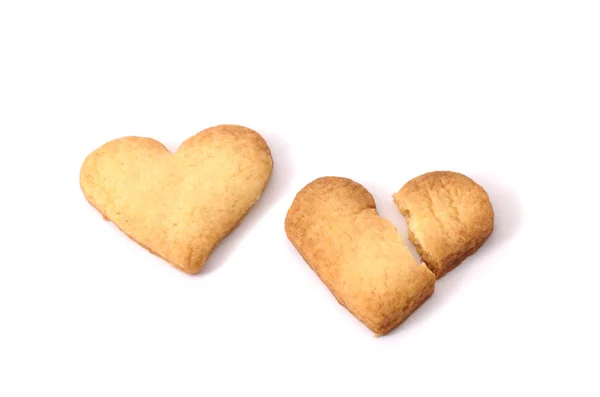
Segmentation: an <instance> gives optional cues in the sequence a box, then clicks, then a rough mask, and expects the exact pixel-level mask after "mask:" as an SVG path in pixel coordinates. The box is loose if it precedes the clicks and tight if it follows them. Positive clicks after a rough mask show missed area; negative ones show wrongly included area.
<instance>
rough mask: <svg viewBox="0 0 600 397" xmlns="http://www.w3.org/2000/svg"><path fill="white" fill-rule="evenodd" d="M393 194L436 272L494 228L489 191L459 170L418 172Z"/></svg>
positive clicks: (415, 240)
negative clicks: (417, 174) (419, 173)
mask: <svg viewBox="0 0 600 397" xmlns="http://www.w3.org/2000/svg"><path fill="white" fill-rule="evenodd" d="M393 199H394V202H395V203H396V205H397V206H398V209H399V210H400V212H401V213H402V214H403V215H404V216H405V217H406V220H407V222H408V234H409V240H410V241H411V242H412V243H413V244H414V245H415V247H416V248H417V252H418V253H419V255H421V259H422V260H423V262H425V264H426V265H427V266H428V267H429V269H431V271H432V272H433V273H435V275H436V277H437V278H440V277H442V276H443V275H445V274H446V273H448V272H449V271H450V270H452V269H454V268H455V267H456V266H458V265H459V264H460V263H461V262H462V261H463V260H464V259H465V258H466V257H467V256H469V255H471V254H473V253H475V251H477V250H478V249H479V247H481V245H482V244H483V243H484V242H485V241H486V240H487V238H488V237H489V236H490V234H491V233H492V230H493V229H494V210H493V208H492V204H491V202H490V199H489V197H488V194H487V193H486V191H485V190H484V189H483V188H482V187H481V186H480V185H478V184H477V183H476V182H475V181H473V180H472V179H471V178H469V177H467V176H465V175H463V174H460V173H457V172H450V171H435V172H429V173H426V174H423V175H421V176H418V177H416V178H414V179H411V180H410V181H408V182H407V183H406V184H405V185H404V186H403V187H402V188H401V189H400V190H399V191H398V192H397V193H396V194H394V195H393Z"/></svg>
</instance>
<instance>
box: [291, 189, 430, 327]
mask: <svg viewBox="0 0 600 397" xmlns="http://www.w3.org/2000/svg"><path fill="white" fill-rule="evenodd" d="M285 230H286V234H287V236H288V238H289V240H290V241H291V242H292V244H293V245H294V246H295V247H296V249H297V250H298V252H299V253H300V254H301V256H302V257H303V258H304V259H305V261H306V262H307V263H308V265H309V266H310V267H311V268H312V269H313V270H314V271H315V273H316V274H317V276H318V277H319V278H320V279H321V280H322V281H323V283H324V284H325V285H326V286H327V287H328V288H329V290H330V291H331V292H332V294H333V295H334V296H335V298H336V299H337V301H338V302H339V303H340V304H342V305H343V306H344V307H346V308H347V309H348V310H349V311H350V312H351V313H352V314H353V315H354V316H355V317H356V318H357V319H358V320H360V321H361V322H363V323H364V324H365V325H366V326H367V327H368V328H369V329H371V330H372V331H373V332H374V333H376V334H378V335H383V334H386V333H388V332H389V331H391V330H392V329H394V328H395V327H397V326H398V325H399V324H400V323H402V322H403V321H404V320H405V319H406V318H407V317H408V316H409V315H410V314H411V313H412V312H414V311H415V310H416V309H417V308H418V307H419V306H420V305H421V304H422V303H423V302H424V301H425V300H427V299H428V298H429V297H430V296H431V294H432V293H433V290H434V283H435V276H434V275H433V273H431V272H430V271H429V269H427V267H426V266H424V265H420V264H418V263H417V262H415V260H414V258H413V257H412V255H411V254H410V251H409V250H408V248H407V247H406V246H405V245H404V243H403V241H402V237H401V236H400V234H399V233H398V232H397V231H396V229H395V227H394V226H393V225H392V224H391V223H390V222H389V221H387V220H386V219H384V218H381V217H380V216H379V215H378V214H377V211H376V209H375V202H374V200H373V197H372V196H371V194H370V193H369V192H368V191H367V190H366V189H365V188H364V187H363V186H362V185H360V184H358V183H356V182H354V181H352V180H350V179H347V178H340V177H323V178H318V179H316V180H315V181H313V182H311V183H309V184H308V185H307V186H305V187H304V188H303V189H302V190H300V192H299V193H298V194H297V195H296V197H295V199H294V202H293V203H292V205H291V207H290V209H289V210H288V213H287V216H286V220H285Z"/></svg>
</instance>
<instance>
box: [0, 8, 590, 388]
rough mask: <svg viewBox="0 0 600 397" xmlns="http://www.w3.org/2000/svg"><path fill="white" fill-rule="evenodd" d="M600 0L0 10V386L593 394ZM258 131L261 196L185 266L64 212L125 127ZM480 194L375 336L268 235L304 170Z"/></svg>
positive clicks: (93, 218) (386, 197) (383, 193)
mask: <svg viewBox="0 0 600 397" xmlns="http://www.w3.org/2000/svg"><path fill="white" fill-rule="evenodd" d="M599 21H600V3H598V2H597V1H587V2H585V1H524V0H518V1H501V2H500V1H498V2H489V1H488V2H484V1H452V2H451V1H440V2H433V1H419V2H415V1H413V2H387V3H384V2H377V1H364V2H339V3H334V2H328V1H317V2H308V1H304V2H295V3H292V2H284V1H278V2H275V1H274V2H271V3H267V2H264V1H262V2H257V1H252V2H250V1H248V2H244V3H242V2H239V3H232V2H226V1H213V2H204V3H202V2H194V3H187V4H180V3H178V2H172V1H169V2H163V3H157V2H137V3H131V2H125V1H115V2H108V1H104V2H95V4H92V2H82V1H72V2H66V1H46V2H42V1H40V2H28V1H3V2H2V3H1V5H0V51H1V52H0V134H1V138H2V154H1V155H0V166H1V167H0V173H1V181H2V184H1V185H0V186H1V188H0V189H1V195H0V200H1V206H0V228H1V229H0V230H2V234H3V237H2V238H1V240H0V241H1V242H0V246H1V248H2V249H1V252H0V395H1V396H7V397H12V396H220V395H226V394H228V393H229V395H232V396H245V395H250V394H251V393H258V394H257V395H260V396H271V395H273V396H288V395H301V396H313V395H314V396H317V395H329V396H345V395H354V394H356V395H363V396H367V395H405V396H412V395H414V396H425V395H454V394H456V393H460V394H461V395H465V396H467V395H468V396H471V395H473V396H486V395H504V396H506V395H511V396H512V395H546V394H547V393H549V392H556V393H558V395H563V396H566V395H569V396H592V395H595V396H597V395H599V393H600V387H599V385H598V378H597V375H598V371H597V370H598V357H599V355H600V349H599V342H598V338H599V337H598V335H599V334H600V327H599V326H598V303H599V302H600V296H599V295H600V294H599V293H598V279H597V276H598V275H599V270H598V269H599V265H600V263H599V262H600V261H599V259H598V252H599V251H598V245H599V243H598V237H600V233H599V230H598V224H599V222H600V219H599V217H598V211H599V209H600V204H599V203H600V200H599V197H598V194H597V182H598V174H597V173H596V172H597V171H598V169H599V168H600V167H598V164H599V161H598V148H599V146H598V144H597V143H595V142H594V139H593V138H595V137H596V136H597V135H598V133H599V132H600V112H599V111H600V22H599ZM221 123H235V124H242V125H245V126H248V127H250V128H253V129H255V130H257V131H259V132H260V133H261V134H262V135H263V136H264V137H265V138H266V140H267V141H268V143H269V145H270V147H271V149H272V152H273V157H274V161H275V168H274V173H273V176H272V179H271V181H270V183H269V185H268V187H267V190H266V191H265V193H264V195H263V197H262V199H261V200H260V202H259V203H258V204H257V206H256V207H255V208H254V209H253V210H252V211H251V213H250V214H249V216H248V217H247V218H246V220H245V221H244V222H243V224H242V225H241V226H240V227H239V228H238V229H237V230H236V231H235V232H234V233H233V234H232V235H231V236H230V237H228V238H227V239H226V240H225V241H224V242H223V243H222V244H221V245H220V246H219V247H218V249H217V250H216V251H215V252H214V255H213V256H212V257H211V258H210V260H209V262H208V263H207V265H206V267H205V268H204V269H203V271H202V272H201V274H199V275H197V276H188V275H185V274H184V273H182V272H180V271H178V270H176V269H175V268H173V267H171V266H169V265H167V264H166V263H165V262H163V261H162V260H160V259H158V258H157V257H154V256H152V255H151V254H149V253H147V252H146V251H145V250H144V249H142V248H140V247H139V246H137V245H136V244H135V243H133V242H132V241H130V240H129V239H127V238H126V237H125V236H124V235H123V234H121V233H120V232H119V231H118V230H117V229H116V227H114V226H113V225H112V224H110V223H109V222H103V221H102V218H101V216H100V215H99V214H98V213H97V212H96V211H95V210H94V209H93V208H92V207H91V206H90V205H89V204H88V203H87V202H86V201H85V199H84V197H83V195H82V193H81V191H80V188H79V180H78V177H79V167H80V165H81V163H82V162H83V160H84V158H85V156H86V155H87V154H88V153H89V152H91V151H92V150H94V149H95V148H97V147H98V146H100V145H101V144H103V143H104V142H106V141H108V140H110V139H113V138H118V137H121V136H125V135H140V136H147V137H152V138H155V139H158V140H160V141H162V142H164V143H165V144H166V145H167V146H168V147H169V148H170V149H172V150H175V149H176V148H177V147H178V145H179V144H180V143H181V141H183V140H184V139H186V138H187V137H189V136H191V135H193V134H195V133H197V132H198V131H200V130H202V129H204V128H207V127H209V126H213V125H216V124H221ZM440 169H447V170H454V171H458V172H462V173H465V174H467V175H469V176H471V177H472V178H474V179H475V180H476V181H478V182H479V183H480V184H481V185H483V186H484V187H485V188H486V189H487V191H488V192H489V194H490V196H491V200H492V203H493V205H494V208H495V211H496V214H497V215H496V229H495V231H494V233H493V234H492V236H491V238H490V240H489V241H488V242H487V243H486V244H485V245H484V246H483V247H482V248H481V249H480V250H479V252H477V253H476V254H475V255H474V256H472V257H470V258H469V259H468V260H466V261H465V262H464V263H463V264H462V265H461V266H460V267H459V268H458V269H456V270H455V271H453V272H452V273H451V274H449V275H448V276H446V277H445V278H443V279H442V280H440V281H439V282H438V284H437V286H436V292H435V294H434V296H433V297H432V298H431V299H430V300H429V301H428V302H426V304H425V305H424V306H423V307H422V308H421V309H420V310H419V311H418V312H416V313H415V314H414V315H413V316H411V317H410V318H409V320H408V321H406V323H404V324H403V325H402V326H401V327H400V328H398V329H397V330H396V331H394V332H393V333H391V334H390V335H388V336H386V337H382V338H374V337H373V336H372V334H371V332H370V331H369V330H368V329H367V328H366V327H364V326H363V325H362V324H361V323H359V322H358V321H357V320H355V319H354V318H353V317H352V316H351V315H350V314H349V313H348V312H347V311H346V310H345V309H344V308H342V307H341V306H340V305H338V304H337V303H336V302H335V300H334V299H333V297H332V296H331V294H330V293H329V291H328V290H327V289H326V288H325V287H324V286H323V285H322V284H321V283H320V281H319V280H318V278H317V277H316V275H315V274H314V273H313V272H312V271H311V270H310V269H309V267H308V266H307V265H306V264H305V263H304V262H303V261H302V260H301V258H300V256H299V255H298V254H297V252H296V251H295V250H294V248H293V247H292V245H291V244H290V243H289V242H288V240H287V238H286V236H285V233H284V228H283V222H284V217H285V214H286V211H287V209H288V208H289V206H290V204H291V202H292V200H293V197H294V195H295V194H296V193H297V191H298V190H299V189H301V188H302V187H303V186H304V185H305V184H307V183H308V182H310V181H311V180H313V179H314V178H316V177H319V176H324V175H337V176H345V177H350V178H352V179H354V180H356V181H358V182H360V183H362V184H363V185H365V186H366V187H367V188H368V189H369V190H370V191H371V192H372V193H373V195H374V196H375V199H376V202H377V206H378V209H379V211H380V214H382V215H383V216H385V217H387V218H389V219H390V220H391V221H392V222H393V223H394V224H395V225H397V227H398V228H399V230H400V231H401V232H402V233H403V234H404V235H405V236H406V225H405V222H404V219H403V218H402V216H401V215H400V214H399V213H398V211H397V210H396V208H395V206H394V204H393V202H392V200H391V194H392V193H394V192H395V191H397V190H398V189H399V188H400V187H401V186H402V185H403V184H404V183H405V182H406V181H407V180H409V179H410V178H412V177H414V176H417V175H419V174H421V173H423V172H426V171H432V170H440Z"/></svg>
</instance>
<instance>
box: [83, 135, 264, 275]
mask: <svg viewBox="0 0 600 397" xmlns="http://www.w3.org/2000/svg"><path fill="white" fill-rule="evenodd" d="M272 167H273V161H272V158H271V152H270V150H269V147H268V145H267V143H266V142H265V140H264V139H263V138H262V137H261V136H260V135H259V134H258V133H257V132H255V131H253V130H251V129H249V128H245V127H242V126H236V125H220V126H216V127H212V128H208V129H206V130H204V131H202V132H200V133H198V134H196V135H194V136H193V137H191V138H189V139H187V140H186V141H185V142H183V143H182V144H181V146H180V147H179V149H178V150H177V151H176V152H175V153H171V152H169V151H168V150H167V149H166V148H165V147H164V146H163V145H162V144H161V143H160V142H157V141H155V140H153V139H149V138H141V137H125V138H120V139H116V140H113V141H110V142H108V143H106V144H104V145H103V146H101V147H100V148H98V149H96V150H95V151H94V152H92V153H91V154H90V155H89V156H88V157H87V158H86V159H85V161H84V163H83V165H82V167H81V173H80V184H81V189H82V190H83V193H84V195H85V197H86V199H87V200H88V201H89V202H90V203H91V204H92V205H93V206H94V207H95V208H96V209H97V210H98V211H99V212H100V213H102V214H103V215H104V217H105V218H106V219H108V220H110V221H112V222H113V223H114V224H115V225H116V226H117V227H118V228H119V229H121V230H122V231H123V232H124V233H125V234H126V235H128V236H129V237H130V238H131V239H133V240H135V241H136V242H138V243H139V244H140V245H141V246H143V247H145V248H146V249H148V250H149V251H150V252H152V253H154V254H156V255H158V256H160V257H161V258H163V259H165V260H166V261H167V262H169V263H171V264H172V265H174V266H175V267H177V268H179V269H181V270H183V271H185V272H187V273H191V274H194V273H198V272H199V271H200V269H201V268H202V266H203V265H204V263H205V261H206V259H207V258H208V256H209V255H210V253H211V252H212V251H213V249H214V248H215V247H216V246H217V244H218V243H219V242H220V241H221V240H222V239H223V238H224V237H225V236H227V235H228V234H229V233H230V232H231V231H232V230H233V229H234V228H235V227H236V226H237V225H238V224H239V223H240V222H241V221H242V219H243V218H244V216H245V215H246V213H247V212H248V210H250V208H251V207H252V206H253V205H254V203H256V201H257V200H258V199H259V197H260V195H261V193H262V192H263V190H264V189H265V187H266V185H267V182H268V181H269V178H270V176H271V170H272Z"/></svg>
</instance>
